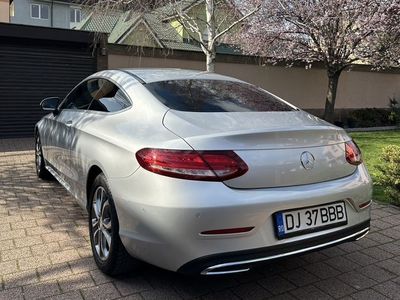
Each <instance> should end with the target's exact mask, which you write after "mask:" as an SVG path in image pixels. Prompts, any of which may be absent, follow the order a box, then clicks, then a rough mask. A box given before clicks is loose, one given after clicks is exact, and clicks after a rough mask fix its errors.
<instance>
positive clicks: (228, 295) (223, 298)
mask: <svg viewBox="0 0 400 300" xmlns="http://www.w3.org/2000/svg"><path fill="white" fill-rule="evenodd" d="M163 294H164V293H162V294H159V293H157V292H154V291H153V292H147V293H142V296H143V298H144V299H146V300H147V299H149V300H151V299H160V300H161V299H181V298H174V294H169V295H168V293H165V295H167V297H166V298H163ZM176 296H177V295H176ZM201 299H203V300H231V299H232V300H236V299H240V298H239V297H238V296H236V295H235V294H234V293H233V292H232V291H229V290H225V291H221V292H215V293H211V294H208V295H206V296H203V297H201Z"/></svg>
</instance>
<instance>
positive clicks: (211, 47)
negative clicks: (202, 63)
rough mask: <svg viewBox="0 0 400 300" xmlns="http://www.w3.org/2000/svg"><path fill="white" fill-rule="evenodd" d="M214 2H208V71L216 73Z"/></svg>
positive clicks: (212, 0) (210, 0) (207, 0)
mask: <svg viewBox="0 0 400 300" xmlns="http://www.w3.org/2000/svg"><path fill="white" fill-rule="evenodd" d="M214 4H215V3H214V0H206V17H207V38H208V40H207V48H208V49H207V53H206V56H207V62H206V66H207V71H208V72H215V57H216V50H215V41H214V37H215V28H216V22H215V10H214V9H215V7H214Z"/></svg>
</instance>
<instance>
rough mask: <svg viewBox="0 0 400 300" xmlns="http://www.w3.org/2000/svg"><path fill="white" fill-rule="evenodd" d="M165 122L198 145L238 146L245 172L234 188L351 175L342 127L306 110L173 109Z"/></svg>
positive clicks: (232, 182) (208, 147) (201, 147)
mask: <svg viewBox="0 0 400 300" xmlns="http://www.w3.org/2000/svg"><path fill="white" fill-rule="evenodd" d="M164 126H165V127H166V128H168V129H169V130H171V131H172V132H174V133H175V134H177V135H178V136H180V137H181V138H183V139H184V140H185V141H186V142H187V143H188V144H189V145H190V146H191V147H192V148H193V149H194V150H199V151H201V150H234V151H235V152H236V153H237V154H238V155H239V156H240V157H241V158H242V159H243V160H244V161H245V162H246V164H247V165H248V167H249V170H248V172H247V173H246V174H244V175H242V176H240V177H237V178H234V179H231V180H227V181H225V182H224V183H225V184H226V185H227V186H229V187H232V188H266V187H282V186H294V185H303V184H311V183H317V182H323V181H329V180H333V179H337V178H341V177H345V176H348V175H350V174H352V173H353V172H354V171H355V168H356V167H355V166H352V165H350V164H348V163H347V161H346V158H345V145H344V142H345V141H348V140H349V137H348V136H347V135H346V133H345V132H344V130H343V129H341V128H338V127H335V126H333V125H330V124H329V123H327V122H325V121H323V120H320V119H318V118H316V117H314V116H312V115H310V114H308V113H305V112H303V111H289V112H240V113H229V112H224V113H198V112H195V113H194V112H181V111H174V110H170V111H168V112H167V113H166V115H165V117H164Z"/></svg>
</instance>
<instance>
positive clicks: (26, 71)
mask: <svg viewBox="0 0 400 300" xmlns="http://www.w3.org/2000/svg"><path fill="white" fill-rule="evenodd" d="M2 26H3V24H2ZM7 26H15V25H7ZM20 28H21V30H24V29H26V28H27V27H25V26H20ZM0 29H1V28H0ZM28 29H29V30H30V31H36V33H41V31H42V34H36V36H34V37H39V38H32V37H18V35H20V34H21V31H19V32H18V33H17V37H16V36H2V31H1V30H0V138H13V137H24V136H32V135H33V129H34V125H35V123H36V122H37V121H38V120H39V119H40V118H41V117H42V116H43V115H44V114H45V113H44V112H43V111H41V109H40V107H39V103H40V101H41V100H42V99H43V98H45V97H50V96H58V97H61V98H63V97H64V96H66V94H67V93H68V92H69V91H70V90H71V88H73V87H74V86H75V85H76V84H77V83H78V82H79V81H81V80H82V79H83V78H85V77H86V76H88V75H89V74H91V73H93V72H95V69H96V58H95V57H94V56H93V55H92V51H91V49H90V48H91V47H90V40H89V35H88V34H87V33H84V34H86V35H87V40H86V42H77V41H76V40H74V39H71V35H74V33H73V32H70V30H57V29H50V28H45V29H44V28H31V27H28ZM43 30H44V31H49V30H56V31H58V33H59V34H63V33H65V32H67V33H68V35H66V39H67V40H66V41H63V40H62V37H60V36H59V37H58V38H57V39H56V40H54V39H53V40H48V39H46V38H48V36H46V35H44V34H45V33H46V32H43ZM3 32H4V31H3ZM43 33H44V34H43ZM76 33H79V32H76ZM80 34H82V33H80ZM71 40H72V41H71ZM79 41H85V39H82V36H81V37H80V39H79Z"/></svg>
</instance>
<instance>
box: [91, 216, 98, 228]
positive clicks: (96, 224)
mask: <svg viewBox="0 0 400 300" xmlns="http://www.w3.org/2000/svg"><path fill="white" fill-rule="evenodd" d="M98 227H99V219H97V218H93V219H92V228H93V229H94V230H95V229H98Z"/></svg>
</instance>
